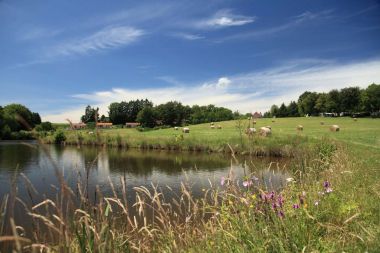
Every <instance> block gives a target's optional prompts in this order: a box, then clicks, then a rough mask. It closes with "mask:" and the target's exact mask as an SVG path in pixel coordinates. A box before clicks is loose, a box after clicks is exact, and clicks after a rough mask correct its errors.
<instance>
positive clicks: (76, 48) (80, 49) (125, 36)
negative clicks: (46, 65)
mask: <svg viewBox="0 0 380 253" xmlns="http://www.w3.org/2000/svg"><path fill="white" fill-rule="evenodd" d="M142 35H144V31H143V30H140V29H136V28H133V27H129V26H110V27H106V28H104V29H102V30H100V31H98V32H96V33H94V34H91V35H89V36H87V37H84V38H80V39H76V40H70V41H67V42H64V43H62V44H60V45H57V46H56V47H54V48H53V49H52V51H51V52H49V54H48V56H50V57H52V56H53V57H54V56H59V55H66V56H68V55H77V54H79V55H83V54H88V53H91V52H97V51H102V50H106V49H112V48H119V47H122V46H126V45H128V44H131V43H132V42H135V41H136V40H138V39H139V38H140V37H141V36H142Z"/></svg>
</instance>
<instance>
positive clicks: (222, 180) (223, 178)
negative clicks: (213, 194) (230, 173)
mask: <svg viewBox="0 0 380 253" xmlns="http://www.w3.org/2000/svg"><path fill="white" fill-rule="evenodd" d="M225 183H226V178H225V177H221V178H220V185H221V186H223V185H224V184H225Z"/></svg>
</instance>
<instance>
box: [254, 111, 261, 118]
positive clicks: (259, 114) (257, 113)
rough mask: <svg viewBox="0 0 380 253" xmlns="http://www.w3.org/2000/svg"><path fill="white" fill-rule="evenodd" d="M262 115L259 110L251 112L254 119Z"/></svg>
mask: <svg viewBox="0 0 380 253" xmlns="http://www.w3.org/2000/svg"><path fill="white" fill-rule="evenodd" d="M262 117H263V115H262V114H261V112H254V113H252V118H254V119H258V118H262Z"/></svg>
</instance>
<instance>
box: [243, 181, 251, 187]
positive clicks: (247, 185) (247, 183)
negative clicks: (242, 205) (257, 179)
mask: <svg viewBox="0 0 380 253" xmlns="http://www.w3.org/2000/svg"><path fill="white" fill-rule="evenodd" d="M252 184H253V182H252V181H251V180H247V181H243V186H244V187H249V186H251V185H252Z"/></svg>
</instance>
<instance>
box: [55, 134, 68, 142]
mask: <svg viewBox="0 0 380 253" xmlns="http://www.w3.org/2000/svg"><path fill="white" fill-rule="evenodd" d="M64 141H66V136H65V133H64V132H63V131H57V132H56V133H55V135H54V143H56V144H61V143H62V142H64Z"/></svg>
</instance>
